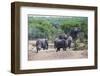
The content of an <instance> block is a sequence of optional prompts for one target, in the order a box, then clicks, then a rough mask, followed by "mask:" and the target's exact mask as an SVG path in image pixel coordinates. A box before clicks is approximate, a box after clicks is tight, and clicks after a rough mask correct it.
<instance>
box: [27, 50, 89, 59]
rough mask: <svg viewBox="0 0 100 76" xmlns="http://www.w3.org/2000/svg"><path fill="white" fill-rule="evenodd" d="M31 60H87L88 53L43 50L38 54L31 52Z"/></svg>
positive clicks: (84, 51) (82, 51)
mask: <svg viewBox="0 0 100 76" xmlns="http://www.w3.org/2000/svg"><path fill="white" fill-rule="evenodd" d="M28 54H29V55H28V59H29V60H52V59H79V58H87V51H86V50H81V51H72V50H71V49H70V50H67V51H63V50H61V51H58V52H56V51H55V50H53V49H51V50H41V51H39V52H38V53H36V52H35V51H32V50H30V51H29V53H28Z"/></svg>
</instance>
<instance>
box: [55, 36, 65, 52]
mask: <svg viewBox="0 0 100 76" xmlns="http://www.w3.org/2000/svg"><path fill="white" fill-rule="evenodd" d="M54 48H57V50H56V52H57V51H60V49H61V48H62V49H63V50H64V51H66V48H67V43H66V40H65V39H64V38H60V37H59V38H56V39H55V41H54Z"/></svg>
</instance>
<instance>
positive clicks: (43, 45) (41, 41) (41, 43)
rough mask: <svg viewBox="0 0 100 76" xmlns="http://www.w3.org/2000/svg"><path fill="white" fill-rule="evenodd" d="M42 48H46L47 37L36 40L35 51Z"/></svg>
mask: <svg viewBox="0 0 100 76" xmlns="http://www.w3.org/2000/svg"><path fill="white" fill-rule="evenodd" d="M42 48H43V50H45V49H48V40H47V39H38V40H37V41H36V49H37V53H38V51H40V50H41V49H42Z"/></svg>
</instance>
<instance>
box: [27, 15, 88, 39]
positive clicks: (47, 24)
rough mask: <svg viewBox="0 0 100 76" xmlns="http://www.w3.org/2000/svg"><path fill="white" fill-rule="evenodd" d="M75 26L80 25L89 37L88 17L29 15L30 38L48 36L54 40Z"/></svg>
mask: <svg viewBox="0 0 100 76" xmlns="http://www.w3.org/2000/svg"><path fill="white" fill-rule="evenodd" d="M74 26H76V27H80V28H81V31H82V32H84V35H85V36H84V37H85V38H87V32H88V18H87V17H75V16H42V15H28V39H29V40H35V39H38V38H47V39H48V40H51V41H52V40H54V39H55V38H56V37H57V36H59V35H60V34H67V33H68V32H70V30H71V29H72V27H74Z"/></svg>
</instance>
